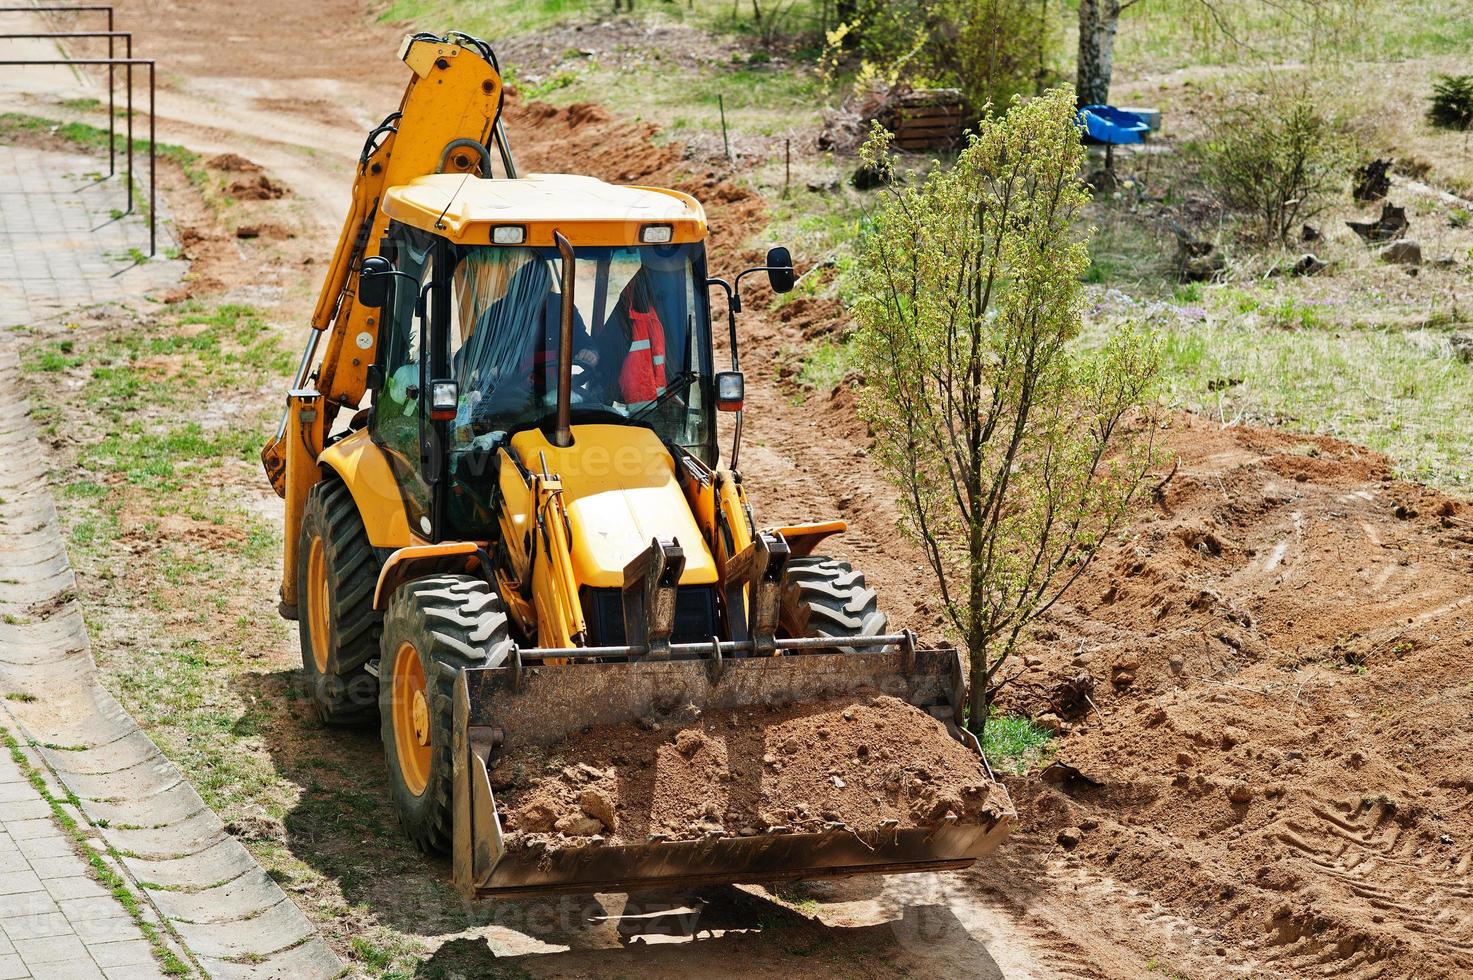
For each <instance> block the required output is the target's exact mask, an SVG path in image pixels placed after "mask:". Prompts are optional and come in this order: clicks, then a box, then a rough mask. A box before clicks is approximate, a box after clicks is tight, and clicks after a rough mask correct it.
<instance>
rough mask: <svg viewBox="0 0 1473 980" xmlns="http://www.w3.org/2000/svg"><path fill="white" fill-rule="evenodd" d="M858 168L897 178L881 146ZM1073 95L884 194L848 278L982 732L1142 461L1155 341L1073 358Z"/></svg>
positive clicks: (909, 523)
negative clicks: (1024, 634)
mask: <svg viewBox="0 0 1473 980" xmlns="http://www.w3.org/2000/svg"><path fill="white" fill-rule="evenodd" d="M865 154H866V156H867V158H868V159H867V162H870V163H871V164H872V165H876V166H878V167H880V168H881V169H882V171H884V172H887V173H889V174H890V175H891V176H892V177H893V171H892V170H889V169H888V168H890V167H891V166H892V164H891V161H890V157H889V152H888V139H887V137H886V136H885V135H884V134H879V135H877V136H876V137H874V138H872V140H871V142H870V143H869V144H868V145H867V146H866V148H865ZM1083 156H1084V151H1083V149H1082V147H1081V145H1080V139H1079V133H1078V130H1077V129H1076V128H1075V125H1074V104H1073V99H1072V97H1071V93H1070V92H1069V91H1068V90H1067V89H1056V90H1054V91H1051V92H1049V93H1048V94H1047V95H1045V96H1043V97H1040V98H1038V99H1035V100H1033V101H1031V102H1027V103H1024V102H1022V101H1020V100H1016V99H1015V100H1014V102H1013V104H1012V107H1011V108H1010V109H1009V110H1008V112H1007V114H1006V116H1005V117H1002V118H994V119H990V120H988V121H985V122H984V123H983V124H982V126H981V129H980V132H979V133H977V134H976V135H975V136H974V137H973V138H972V139H971V141H970V144H969V145H968V147H967V148H966V149H965V150H964V151H963V152H962V154H961V156H960V157H959V159H958V160H957V162H956V165H955V166H954V167H952V168H950V169H940V168H938V169H936V170H934V171H933V172H932V173H931V174H930V175H929V176H928V177H926V178H925V180H924V181H918V182H911V183H903V182H897V181H894V180H892V181H891V182H890V183H889V185H888V190H887V192H886V197H885V199H884V200H883V202H882V203H881V204H880V206H879V207H878V208H877V209H876V212H875V214H874V215H873V218H874V230H873V231H872V232H871V233H870V234H869V235H867V236H866V237H865V238H864V239H863V241H862V242H861V244H860V249H859V250H860V255H859V261H858V263H857V265H858V269H859V273H858V277H859V281H858V286H859V299H858V301H857V303H856V305H855V310H854V312H855V316H856V319H857V320H858V324H859V329H858V331H857V333H856V339H855V343H856V350H857V353H858V357H859V361H860V367H861V370H862V371H863V374H864V378H865V385H864V388H863V389H862V392H861V397H862V403H861V405H862V412H863V414H864V416H865V418H866V420H867V421H868V422H869V423H870V426H871V428H872V430H873V432H874V438H875V445H874V450H873V451H874V453H875V455H876V457H877V459H878V460H879V461H880V462H881V463H882V465H883V466H884V468H885V469H886V470H887V472H888V474H889V476H890V477H891V478H892V479H893V481H894V482H895V484H896V485H897V487H898V488H899V489H900V491H901V503H902V509H903V512H904V518H905V520H904V523H905V528H906V530H907V531H908V532H910V533H911V534H912V535H913V536H914V537H915V539H916V540H917V541H918V542H919V543H920V545H921V547H922V548H923V550H924V552H925V554H926V557H927V559H928V561H929V563H930V567H931V571H932V572H933V573H934V575H935V578H936V581H937V584H938V586H939V591H940V596H941V604H942V606H943V607H944V610H945V615H946V618H947V620H948V621H949V624H950V627H951V628H952V630H954V632H955V633H956V634H957V635H958V636H959V637H960V638H961V640H962V641H963V643H964V645H965V647H966V650H967V653H968V655H969V657H970V662H971V694H970V709H971V722H970V723H971V725H972V727H973V728H974V730H977V731H981V730H982V727H983V726H984V725H985V724H986V719H987V714H988V706H989V703H990V697H991V692H992V688H993V686H994V683H995V678H996V677H997V674H998V671H999V669H1000V668H1001V667H1002V665H1003V663H1004V661H1005V660H1006V658H1007V656H1008V654H1009V652H1010V651H1011V650H1012V648H1013V646H1014V644H1015V643H1016V641H1017V639H1018V635H1019V633H1020V632H1021V631H1022V630H1023V628H1024V627H1025V626H1026V625H1027V624H1028V623H1029V622H1030V621H1032V620H1033V619H1034V618H1035V617H1036V616H1038V615H1039V614H1040V613H1042V612H1043V611H1045V610H1046V609H1048V608H1049V607H1050V606H1051V605H1052V604H1053V603H1054V602H1056V601H1057V600H1058V598H1059V596H1060V595H1061V594H1062V593H1063V592H1064V590H1065V589H1067V588H1068V587H1069V586H1070V585H1071V584H1072V583H1073V582H1074V581H1075V580H1076V579H1077V578H1078V577H1079V576H1080V574H1082V573H1083V571H1084V570H1085V568H1086V567H1087V566H1088V565H1089V563H1090V560H1091V558H1092V557H1093V555H1094V553H1095V550H1096V549H1097V548H1098V547H1099V546H1100V544H1101V543H1102V542H1103V541H1104V540H1105V539H1106V538H1107V537H1108V536H1109V535H1110V534H1111V533H1112V532H1113V531H1114V530H1115V528H1116V527H1117V526H1118V525H1119V523H1120V521H1121V519H1122V518H1123V516H1124V515H1125V512H1126V509H1127V506H1128V505H1129V503H1130V501H1131V499H1132V497H1133V495H1134V494H1135V492H1136V489H1137V487H1138V486H1139V485H1140V482H1141V478H1142V477H1143V475H1144V473H1145V469H1146V467H1147V465H1148V463H1149V455H1150V449H1149V446H1150V431H1151V425H1150V420H1149V418H1147V417H1145V415H1144V414H1142V413H1141V409H1142V408H1143V406H1144V405H1145V404H1146V402H1147V399H1148V395H1149V391H1150V388H1151V385H1152V382H1153V379H1154V377H1155V375H1156V373H1157V364H1158V360H1159V357H1158V353H1157V348H1156V345H1155V342H1154V341H1153V340H1151V339H1150V338H1149V337H1148V336H1147V335H1146V334H1145V333H1143V332H1142V331H1140V330H1138V329H1135V328H1126V329H1123V330H1121V331H1118V332H1117V333H1116V334H1115V335H1114V336H1113V337H1111V338H1110V339H1109V340H1108V342H1107V343H1105V344H1104V345H1103V346H1102V347H1101V348H1099V349H1096V350H1089V349H1086V348H1085V347H1084V346H1082V345H1081V344H1079V343H1077V342H1075V340H1076V337H1077V335H1078V334H1079V331H1080V327H1081V324H1082V315H1083V309H1082V287H1081V282H1080V280H1081V276H1082V275H1083V273H1084V271H1085V268H1086V267H1087V266H1088V264H1089V256H1088V253H1087V250H1086V247H1085V236H1084V234H1082V233H1081V232H1080V231H1079V230H1078V229H1079V217H1080V209H1081V208H1082V207H1083V206H1084V204H1085V203H1086V202H1087V201H1088V192H1087V191H1086V190H1085V188H1084V185H1083V183H1082V182H1081V180H1080V178H1079V171H1080V165H1081V163H1082V162H1083Z"/></svg>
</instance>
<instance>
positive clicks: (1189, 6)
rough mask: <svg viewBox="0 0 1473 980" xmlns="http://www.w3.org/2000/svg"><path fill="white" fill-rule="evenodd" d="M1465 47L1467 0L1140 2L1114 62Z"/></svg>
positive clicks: (1371, 55) (1471, 35)
mask: <svg viewBox="0 0 1473 980" xmlns="http://www.w3.org/2000/svg"><path fill="white" fill-rule="evenodd" d="M1070 6H1071V7H1072V6H1073V4H1072V3H1071V4H1070ZM1214 11H1215V13H1216V16H1214ZM1218 18H1221V20H1220V21H1219V20H1218ZM1224 25H1226V30H1224V29H1223V28H1224ZM1235 39H1236V40H1235ZM1071 40H1072V38H1071ZM1240 42H1241V43H1240ZM1470 44H1473V2H1470V0H1448V2H1446V3H1440V4H1436V5H1427V4H1416V3H1406V2H1403V0H1355V2H1349V3H1332V4H1310V3H1280V2H1270V0H1226V2H1222V3H1213V4H1211V5H1208V4H1204V3H1202V2H1200V0H1140V2H1139V3H1136V4H1134V5H1132V6H1131V7H1129V8H1127V9H1126V11H1125V13H1124V14H1122V16H1121V22H1120V31H1119V35H1118V37H1117V40H1116V43H1115V58H1116V62H1115V63H1116V69H1117V72H1119V73H1121V74H1125V73H1131V74H1134V73H1136V72H1138V71H1140V70H1141V69H1142V68H1144V67H1149V68H1150V69H1151V70H1153V71H1168V70H1171V69H1174V68H1193V67H1197V66H1204V65H1212V66H1217V65H1237V64H1242V63H1243V62H1244V61H1245V60H1249V59H1266V60H1268V61H1299V60H1332V59H1334V60H1338V59H1356V60H1367V61H1404V60H1407V59H1410V58H1421V57H1434V56H1441V55H1465V54H1466V53H1467V51H1468V48H1469V45H1470ZM1122 69H1123V71H1122Z"/></svg>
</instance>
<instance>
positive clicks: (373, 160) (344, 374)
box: [261, 34, 516, 613]
mask: <svg viewBox="0 0 1473 980" xmlns="http://www.w3.org/2000/svg"><path fill="white" fill-rule="evenodd" d="M399 56H400V58H401V59H402V60H403V61H404V63H405V64H406V65H408V66H409V67H410V69H411V70H412V71H413V75H411V76H410V79H409V84H408V86H407V87H406V88H405V90H404V98H403V100H402V101H401V102H400V104H399V109H398V111H396V112H394V113H392V114H390V115H389V116H388V118H386V119H385V120H384V121H383V123H381V124H380V125H379V126H378V127H377V128H375V129H374V130H373V131H372V132H371V133H369V135H368V139H367V140H366V141H365V143H364V146H363V152H362V154H361V155H360V157H359V160H358V173H357V176H356V178H355V179H354V182H353V198H352V202H351V204H350V206H349V209H348V216H347V219H346V220H345V221H344V222H343V230H342V234H341V235H340V236H339V239H338V245H337V249H336V251H335V252H334V253H333V257H332V262H331V264H330V265H329V266H328V270H327V278H326V281H325V282H323V284H322V292H321V294H320V295H319V296H318V299H317V306H316V309H315V310H314V311H313V314H312V323H311V331H310V333H309V334H308V338H307V344H306V348H305V349H304V350H303V352H302V358H301V361H300V362H299V364H298V366H297V373H296V376H295V378H294V379H293V382H292V385H291V389H290V391H289V392H288V394H287V408H286V412H285V414H284V415H283V417H282V420H281V425H280V426H279V427H278V429H277V431H276V435H275V436H274V437H273V438H272V440H271V442H270V443H268V444H267V445H266V447H265V448H264V449H263V450H262V452H261V463H262V465H263V466H264V467H265V470H266V476H267V478H268V479H269V480H270V481H271V485H272V487H274V488H275V490H276V492H277V494H279V495H280V496H281V497H283V498H284V499H285V501H286V526H285V549H284V550H285V554H284V556H283V558H284V562H283V574H282V590H281V595H282V603H283V612H288V613H289V612H291V611H292V607H294V606H295V604H296V588H297V587H296V578H297V550H298V549H297V538H298V536H299V533H300V528H301V520H302V513H303V509H304V507H305V505H306V501H307V494H308V492H309V491H310V490H311V488H312V485H313V484H315V483H316V482H317V481H318V479H319V478H320V471H319V468H318V465H317V458H318V456H319V454H320V453H321V452H322V449H323V442H324V440H325V438H326V436H327V435H328V434H329V433H331V431H332V425H333V420H334V419H335V418H336V416H337V414H338V412H339V411H340V410H341V409H344V408H346V409H349V410H350V411H351V410H352V409H354V408H356V407H357V405H358V403H359V402H360V401H361V400H362V398H363V393H364V389H365V386H366V384H367V377H368V367H369V365H370V364H372V363H374V359H375V356H376V352H377V349H378V341H379V318H380V316H381V313H380V311H379V310H378V309H377V308H374V307H370V306H365V305H363V304H362V303H360V302H359V300H358V270H359V269H360V267H361V265H362V262H363V259H364V258H366V257H368V256H371V255H377V254H378V249H379V242H380V241H381V240H382V238H383V235H384V232H385V230H386V229H387V227H388V218H387V217H386V216H385V215H384V214H383V212H382V210H381V209H380V207H379V202H380V201H381V199H382V196H383V192H384V190H385V189H386V188H389V187H395V186H399V185H401V184H406V183H408V182H409V181H411V180H413V179H414V178H416V177H420V176H423V175H425V174H431V173H437V172H446V173H467V174H470V173H476V172H480V173H481V175H482V176H491V174H490V170H491V157H490V152H489V148H490V147H492V146H495V147H496V148H497V149H498V150H499V151H500V156H501V163H502V169H503V171H504V172H505V174H506V176H508V177H514V176H516V172H515V167H514V165H513V163H512V159H511V154H510V151H509V149H508V148H507V144H506V136H505V132H504V130H503V129H502V126H501V107H502V85H501V72H500V68H499V66H498V65H497V63H496V56H495V55H494V54H493V53H492V51H491V48H490V46H489V45H487V44H485V43H484V42H482V41H479V40H477V39H475V38H472V37H470V36H468V35H464V34H451V35H450V36H448V37H443V38H442V37H437V36H435V35H432V34H414V35H410V36H408V37H406V38H405V39H404V44H403V45H402V46H401V48H400V51H399ZM324 339H325V341H326V342H325V343H324ZM319 355H320V356H319Z"/></svg>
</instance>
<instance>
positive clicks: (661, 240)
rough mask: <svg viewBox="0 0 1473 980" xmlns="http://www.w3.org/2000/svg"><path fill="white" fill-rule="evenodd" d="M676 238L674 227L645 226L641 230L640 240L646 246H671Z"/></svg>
mask: <svg viewBox="0 0 1473 980" xmlns="http://www.w3.org/2000/svg"><path fill="white" fill-rule="evenodd" d="M674 238H675V227H674V226H673V225H644V226H642V227H641V228H640V229H639V240H640V241H641V242H643V243H644V244H646V245H669V244H670V242H671V241H672V240H674Z"/></svg>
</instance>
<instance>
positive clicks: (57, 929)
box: [0, 757, 165, 980]
mask: <svg viewBox="0 0 1473 980" xmlns="http://www.w3.org/2000/svg"><path fill="white" fill-rule="evenodd" d="M0 831H3V832H0V932H3V935H0V978H8V977H29V976H37V977H104V976H105V977H109V978H114V980H124V978H140V980H141V978H144V977H163V976H165V974H164V973H163V971H162V970H161V969H160V967H159V963H158V961H157V960H156V959H155V957H154V952H153V947H152V946H151V945H150V944H149V942H148V940H147V939H146V938H145V937H144V935H143V932H142V930H141V929H140V927H139V925H138V923H137V922H136V921H135V920H134V918H133V917H132V915H131V914H130V913H129V911H128V910H127V909H126V908H125V907H124V906H123V904H122V903H121V902H119V901H118V899H116V898H114V897H113V896H112V894H111V893H110V892H109V891H108V889H107V888H105V887H103V886H102V885H101V884H100V883H99V882H98V881H97V880H96V879H95V878H94V877H92V875H91V873H90V872H89V869H88V865H87V862H86V861H84V860H83V859H82V858H81V857H80V856H78V854H77V852H76V849H75V845H74V843H73V841H72V839H71V838H70V837H69V836H68V835H67V834H66V833H65V832H64V831H63V830H62V828H61V826H60V824H59V823H58V822H57V820H56V819H55V817H54V816H53V813H52V809H51V805H50V803H48V802H47V801H46V800H45V799H43V798H42V797H41V794H40V792H39V791H37V789H36V788H35V787H34V786H32V785H31V783H30V782H29V781H28V779H27V773H26V772H23V771H22V770H21V768H20V766H18V765H17V764H16V763H15V762H14V761H13V760H11V759H10V758H8V757H3V758H0Z"/></svg>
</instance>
